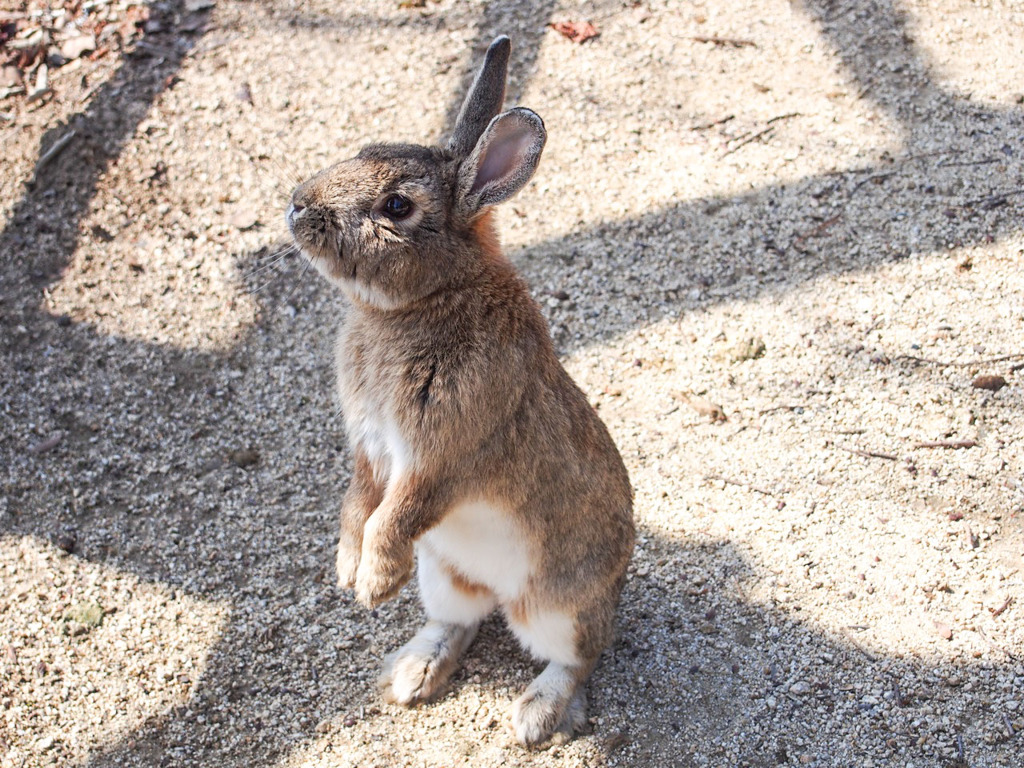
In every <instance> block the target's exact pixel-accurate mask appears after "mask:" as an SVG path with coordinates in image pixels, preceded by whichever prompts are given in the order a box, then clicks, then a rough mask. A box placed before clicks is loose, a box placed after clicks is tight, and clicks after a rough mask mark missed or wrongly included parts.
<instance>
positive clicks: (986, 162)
mask: <svg viewBox="0 0 1024 768" xmlns="http://www.w3.org/2000/svg"><path fill="white" fill-rule="evenodd" d="M998 162H999V158H998V157H986V158H985V159H984V160H962V161H960V162H956V163H947V162H946V161H945V160H940V161H939V162H938V163H937V164H936V167H937V168H953V167H956V166H964V165H990V164H991V163H998Z"/></svg>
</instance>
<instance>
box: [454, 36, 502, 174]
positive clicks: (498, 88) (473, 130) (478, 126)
mask: <svg viewBox="0 0 1024 768" xmlns="http://www.w3.org/2000/svg"><path fill="white" fill-rule="evenodd" d="M510 50H512V43H511V42H510V41H509V39H508V38H507V37H506V36H505V35H502V36H501V37H499V38H497V39H496V40H495V41H494V42H493V43H491V46H490V48H488V49H487V54H486V55H485V56H484V63H483V65H482V66H481V67H480V71H479V72H477V73H476V78H475V79H474V80H473V86H472V87H471V88H470V89H469V93H468V94H466V100H465V101H464V102H462V109H461V110H459V117H458V119H457V120H456V121H455V130H454V131H452V136H451V138H450V139H449V140H448V150H449V151H450V152H451V153H452V154H453V155H455V157H456V158H459V159H462V158H464V157H466V156H467V155H469V153H470V152H472V151H473V147H474V146H476V142H477V140H478V139H479V138H480V134H481V133H483V132H484V128H486V127H487V124H488V123H489V122H491V118H493V117H494V116H495V115H496V114H498V112H500V111H501V107H502V105H503V104H504V102H505V73H506V70H507V69H508V54H509V51H510Z"/></svg>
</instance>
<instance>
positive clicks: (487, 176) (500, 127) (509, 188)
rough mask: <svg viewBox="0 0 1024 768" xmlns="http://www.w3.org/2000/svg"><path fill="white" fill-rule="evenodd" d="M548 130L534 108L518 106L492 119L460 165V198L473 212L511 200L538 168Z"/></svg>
mask: <svg viewBox="0 0 1024 768" xmlns="http://www.w3.org/2000/svg"><path fill="white" fill-rule="evenodd" d="M546 139H547V132H546V131H545V130H544V121H543V120H541V119H540V116H539V115H538V114H537V113H536V112H533V111H532V110H529V109H526V108H524V107H516V108H515V109H510V110H509V111H508V112H503V113H502V114H500V115H498V116H497V117H496V118H494V119H493V120H491V123H490V125H488V126H487V129H486V130H485V131H484V133H483V136H481V137H480V140H479V141H478V142H477V143H476V146H475V147H474V148H473V153H472V154H471V155H470V156H469V157H468V158H466V160H465V162H464V163H463V164H462V166H461V167H460V168H459V198H460V203H461V205H462V207H463V210H465V212H466V213H468V214H470V215H472V214H473V213H475V212H476V211H478V210H480V209H481V208H483V207H485V206H488V205H497V204H498V203H502V202H504V201H506V200H508V199H509V198H510V197H512V195H514V194H515V193H516V192H518V191H519V190H520V189H522V188H523V187H524V186H525V185H526V182H528V181H529V180H530V177H531V176H533V172H534V171H535V170H537V163H538V162H540V153H541V152H542V151H543V149H544V142H545V140H546Z"/></svg>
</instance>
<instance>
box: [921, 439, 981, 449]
mask: <svg viewBox="0 0 1024 768" xmlns="http://www.w3.org/2000/svg"><path fill="white" fill-rule="evenodd" d="M977 445H978V441H977V440H926V441H924V442H920V443H914V447H915V448H952V449H954V450H958V449H960V448H975V447H977Z"/></svg>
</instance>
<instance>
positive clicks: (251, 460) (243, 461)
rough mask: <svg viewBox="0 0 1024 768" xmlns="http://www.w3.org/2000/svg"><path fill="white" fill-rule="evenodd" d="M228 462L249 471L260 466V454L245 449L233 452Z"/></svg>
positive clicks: (250, 449) (229, 455)
mask: <svg viewBox="0 0 1024 768" xmlns="http://www.w3.org/2000/svg"><path fill="white" fill-rule="evenodd" d="M228 461H230V462H231V463H232V464H234V465H235V466H236V467H239V468H241V469H248V468H249V467H251V466H254V465H256V464H259V461H260V454H259V452H258V451H256V450H254V449H252V448H244V449H242V450H238V451H231V453H229V454H228Z"/></svg>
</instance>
